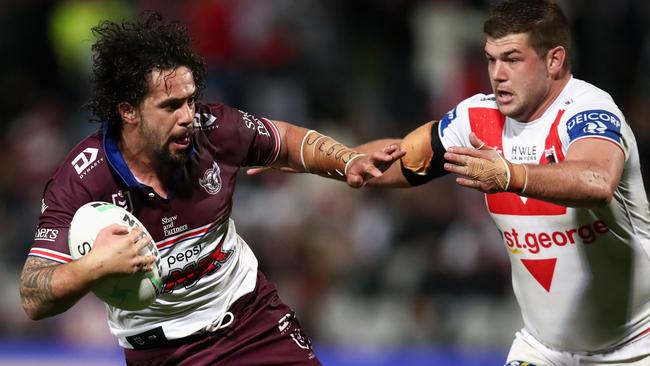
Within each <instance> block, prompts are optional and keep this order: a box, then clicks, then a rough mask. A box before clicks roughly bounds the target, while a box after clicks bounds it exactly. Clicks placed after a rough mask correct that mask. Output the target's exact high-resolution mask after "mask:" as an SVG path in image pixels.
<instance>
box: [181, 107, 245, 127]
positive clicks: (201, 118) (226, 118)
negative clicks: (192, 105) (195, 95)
mask: <svg viewBox="0 0 650 366" xmlns="http://www.w3.org/2000/svg"><path fill="white" fill-rule="evenodd" d="M246 118H251V115H250V114H248V113H246V112H244V111H241V110H239V109H237V108H234V107H231V106H229V105H226V104H223V103H197V105H196V112H195V114H194V128H198V129H200V130H204V131H210V130H213V129H218V128H219V127H220V126H221V125H224V124H225V125H232V124H235V123H240V122H241V121H242V120H243V119H246Z"/></svg>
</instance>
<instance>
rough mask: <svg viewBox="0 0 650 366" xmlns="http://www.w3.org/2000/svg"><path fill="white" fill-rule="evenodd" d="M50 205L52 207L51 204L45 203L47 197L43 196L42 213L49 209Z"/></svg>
mask: <svg viewBox="0 0 650 366" xmlns="http://www.w3.org/2000/svg"><path fill="white" fill-rule="evenodd" d="M48 207H50V206H48V205H46V204H45V198H42V199H41V213H42V214H43V213H45V210H47V208H48Z"/></svg>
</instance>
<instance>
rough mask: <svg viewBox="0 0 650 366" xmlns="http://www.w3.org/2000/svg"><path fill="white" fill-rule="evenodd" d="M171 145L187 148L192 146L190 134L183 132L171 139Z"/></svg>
mask: <svg viewBox="0 0 650 366" xmlns="http://www.w3.org/2000/svg"><path fill="white" fill-rule="evenodd" d="M170 142H171V145H172V146H173V147H175V148H177V149H186V148H187V147H188V146H190V134H189V133H186V134H182V135H180V136H176V137H173V138H172V139H171V141H170Z"/></svg>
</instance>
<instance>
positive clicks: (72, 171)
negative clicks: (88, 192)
mask: <svg viewBox="0 0 650 366" xmlns="http://www.w3.org/2000/svg"><path fill="white" fill-rule="evenodd" d="M102 136H103V133H102V131H96V132H94V133H92V134H90V135H88V136H87V137H85V138H84V139H83V140H81V141H80V142H79V143H78V144H77V145H76V146H75V147H73V148H72V149H71V150H70V152H68V154H67V155H66V157H65V158H64V159H63V161H62V162H61V164H59V166H58V168H57V169H56V170H55V172H54V174H53V175H52V176H51V177H50V182H49V183H48V184H49V185H51V184H56V185H65V186H68V187H72V186H86V187H96V186H98V185H101V183H102V182H106V181H107V179H109V180H110V176H111V173H110V168H109V166H108V161H107V160H106V153H105V151H104V146H103V141H102Z"/></svg>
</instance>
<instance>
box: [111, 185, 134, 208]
mask: <svg viewBox="0 0 650 366" xmlns="http://www.w3.org/2000/svg"><path fill="white" fill-rule="evenodd" d="M111 199H112V200H113V204H114V205H115V206H120V207H122V208H124V209H126V210H127V211H129V212H131V213H133V201H131V192H129V191H125V192H123V191H122V190H119V191H117V193H114V194H112V195H111Z"/></svg>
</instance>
